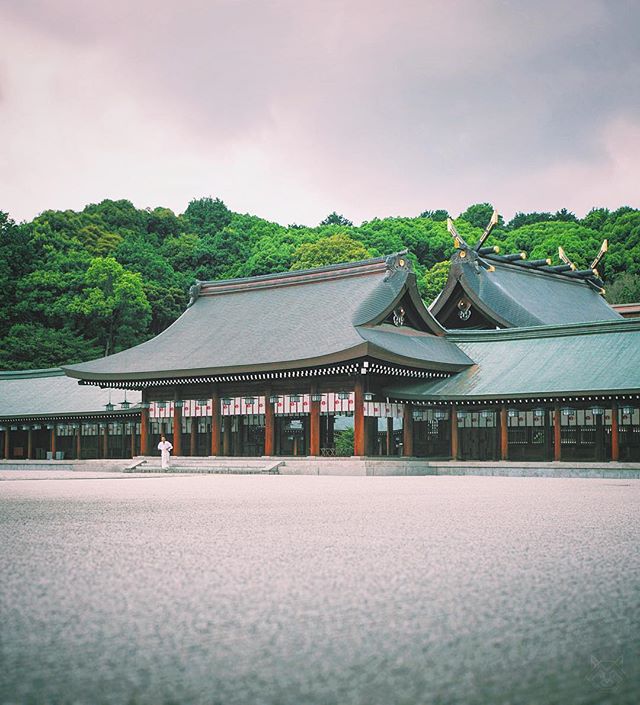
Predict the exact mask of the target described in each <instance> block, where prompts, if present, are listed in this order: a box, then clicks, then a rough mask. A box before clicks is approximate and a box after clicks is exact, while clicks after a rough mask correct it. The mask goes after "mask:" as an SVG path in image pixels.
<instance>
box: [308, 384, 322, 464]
mask: <svg viewBox="0 0 640 705" xmlns="http://www.w3.org/2000/svg"><path fill="white" fill-rule="evenodd" d="M317 391H318V385H317V384H312V385H311V394H312V395H313V394H316V393H317ZM309 455H313V456H319V455H320V402H319V401H313V399H312V400H311V414H310V417H309Z"/></svg>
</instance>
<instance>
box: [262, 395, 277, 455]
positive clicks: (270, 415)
mask: <svg viewBox="0 0 640 705" xmlns="http://www.w3.org/2000/svg"><path fill="white" fill-rule="evenodd" d="M271 393H272V392H271V389H269V388H267V389H266V390H265V393H264V454H265V455H268V456H272V455H275V454H276V424H275V411H274V408H273V403H272V402H271V401H270V398H271Z"/></svg>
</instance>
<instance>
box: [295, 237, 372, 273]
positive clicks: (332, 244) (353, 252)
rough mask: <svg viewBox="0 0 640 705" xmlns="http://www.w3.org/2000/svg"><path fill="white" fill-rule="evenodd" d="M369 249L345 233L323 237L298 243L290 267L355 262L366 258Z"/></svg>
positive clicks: (298, 267)
mask: <svg viewBox="0 0 640 705" xmlns="http://www.w3.org/2000/svg"><path fill="white" fill-rule="evenodd" d="M368 257H369V251H368V250H367V249H366V248H365V247H364V246H363V245H362V243H361V242H358V241H357V240H353V239H351V238H350V237H349V236H348V235H346V234H345V233H338V234H336V235H332V236H331V237H327V238H323V239H322V240H318V242H312V243H306V244H304V245H300V247H298V248H297V249H296V250H295V251H294V252H293V256H292V262H291V269H312V268H313V267H322V266H324V265H328V264H338V263H340V262H357V261H359V260H363V259H367V258H368Z"/></svg>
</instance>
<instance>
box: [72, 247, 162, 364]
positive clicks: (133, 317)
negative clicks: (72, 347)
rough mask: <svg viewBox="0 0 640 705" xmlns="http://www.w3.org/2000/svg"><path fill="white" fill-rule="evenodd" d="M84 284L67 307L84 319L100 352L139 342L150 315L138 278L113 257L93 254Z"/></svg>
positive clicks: (108, 352)
mask: <svg viewBox="0 0 640 705" xmlns="http://www.w3.org/2000/svg"><path fill="white" fill-rule="evenodd" d="M84 283H85V286H84V288H83V291H82V294H81V295H79V296H76V297H75V299H74V301H73V302H71V304H70V310H71V311H73V312H75V313H77V314H80V315H81V316H83V317H84V318H85V320H86V323H85V325H86V328H87V330H89V331H91V332H92V333H93V337H94V339H95V340H96V341H98V342H99V343H100V344H101V345H102V347H103V350H104V354H105V355H110V354H111V353H113V352H116V350H117V349H119V348H120V349H121V348H124V347H128V346H130V345H134V344H135V343H137V342H140V339H141V337H142V336H143V335H144V333H145V332H146V328H147V325H148V323H149V320H150V318H151V307H150V306H149V302H148V300H147V297H146V295H145V293H144V288H143V284H142V277H141V276H140V275H139V274H137V273H133V272H129V271H127V270H126V269H125V268H124V267H123V266H122V265H121V264H120V263H119V262H117V261H116V260H115V259H113V257H104V258H103V257H97V258H95V259H94V260H92V262H91V264H90V266H89V269H88V270H87V273H86V276H85V282H84ZM141 334H142V335H141Z"/></svg>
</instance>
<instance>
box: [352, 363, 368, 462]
mask: <svg viewBox="0 0 640 705" xmlns="http://www.w3.org/2000/svg"><path fill="white" fill-rule="evenodd" d="M354 397H355V399H354V405H353V406H354V409H353V454H354V455H359V456H363V455H365V454H366V448H367V442H366V441H367V439H366V432H367V431H366V427H367V425H366V424H365V422H364V380H363V379H362V378H361V377H356V381H355V385H354Z"/></svg>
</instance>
